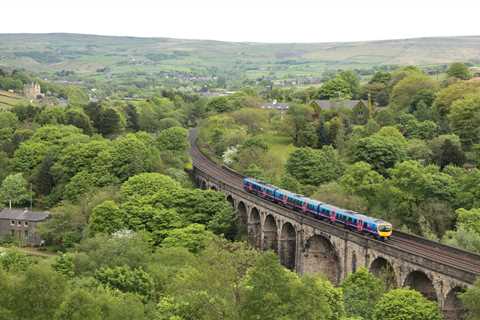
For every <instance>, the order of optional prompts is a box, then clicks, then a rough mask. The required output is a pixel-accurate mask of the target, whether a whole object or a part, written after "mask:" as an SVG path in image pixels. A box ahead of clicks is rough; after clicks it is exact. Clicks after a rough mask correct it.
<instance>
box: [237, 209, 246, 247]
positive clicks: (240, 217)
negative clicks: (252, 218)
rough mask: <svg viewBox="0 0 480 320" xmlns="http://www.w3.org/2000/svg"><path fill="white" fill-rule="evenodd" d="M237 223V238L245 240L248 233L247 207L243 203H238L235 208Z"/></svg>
mask: <svg viewBox="0 0 480 320" xmlns="http://www.w3.org/2000/svg"><path fill="white" fill-rule="evenodd" d="M237 221H238V236H239V237H240V239H243V240H246V238H245V237H246V236H247V232H248V229H247V227H248V212H247V206H246V205H245V203H244V202H243V201H240V202H239V203H238V206H237Z"/></svg>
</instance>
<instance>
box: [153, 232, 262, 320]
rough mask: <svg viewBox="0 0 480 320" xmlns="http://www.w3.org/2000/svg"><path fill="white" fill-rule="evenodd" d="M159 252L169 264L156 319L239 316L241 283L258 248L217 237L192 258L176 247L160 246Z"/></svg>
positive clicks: (233, 317) (235, 317) (237, 319)
mask: <svg viewBox="0 0 480 320" xmlns="http://www.w3.org/2000/svg"><path fill="white" fill-rule="evenodd" d="M159 254H161V256H160V257H159V258H160V259H162V261H169V263H168V264H165V263H164V265H165V267H166V268H164V269H166V270H165V271H166V274H165V280H164V282H165V284H164V285H163V284H162V287H164V288H165V290H164V291H163V295H162V296H163V298H162V299H161V300H160V303H159V304H158V306H157V317H156V318H155V319H175V317H177V318H178V319H216V318H218V317H219V315H220V317H222V318H224V319H232V320H239V319H240V315H239V313H240V307H241V301H242V298H243V297H242V285H241V284H242V281H243V278H244V277H245V273H246V272H247V270H249V269H250V268H251V267H252V266H253V265H254V264H255V262H256V260H257V259H258V256H259V253H258V251H256V250H253V249H252V248H249V247H248V246H247V245H246V244H245V243H240V242H230V241H227V240H225V239H220V238H217V239H215V240H214V241H211V242H210V243H209V244H208V246H207V247H206V248H205V249H204V250H203V251H202V252H200V253H199V254H198V255H196V256H195V257H193V259H192V256H191V255H190V256H186V255H185V254H186V253H185V252H184V251H183V250H179V249H171V248H170V249H160V251H159ZM172 270H175V271H178V272H173V274H172Z"/></svg>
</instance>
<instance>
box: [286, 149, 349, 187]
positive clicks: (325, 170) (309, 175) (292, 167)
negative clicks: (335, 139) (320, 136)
mask: <svg viewBox="0 0 480 320" xmlns="http://www.w3.org/2000/svg"><path fill="white" fill-rule="evenodd" d="M285 168H286V170H287V172H288V173H289V174H290V175H291V176H292V177H294V178H296V179H297V180H298V181H299V182H300V183H303V184H310V185H319V184H322V183H325V182H328V181H331V180H334V179H336V178H338V177H340V176H341V174H342V172H343V169H344V164H343V162H342V160H341V159H340V157H339V155H338V153H337V151H336V150H335V149H334V148H333V147H331V146H324V147H323V148H322V149H320V150H314V149H311V148H299V149H297V150H295V151H294V152H292V154H291V155H290V157H289V158H288V161H287V163H286V167H285Z"/></svg>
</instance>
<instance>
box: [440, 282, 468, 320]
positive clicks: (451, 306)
mask: <svg viewBox="0 0 480 320" xmlns="http://www.w3.org/2000/svg"><path fill="white" fill-rule="evenodd" d="M462 292H465V289H464V288H461V287H455V288H453V289H452V290H450V291H449V292H448V294H447V297H446V298H445V303H444V304H443V314H444V319H445V320H462V319H465V309H464V307H463V304H462V301H461V300H460V298H459V297H458V294H459V293H462Z"/></svg>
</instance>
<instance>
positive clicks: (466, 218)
mask: <svg viewBox="0 0 480 320" xmlns="http://www.w3.org/2000/svg"><path fill="white" fill-rule="evenodd" d="M456 213H457V225H460V226H462V227H464V228H465V229H467V230H471V231H473V232H476V233H478V234H480V209H471V210H466V209H463V208H460V209H458V210H457V211H456Z"/></svg>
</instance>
